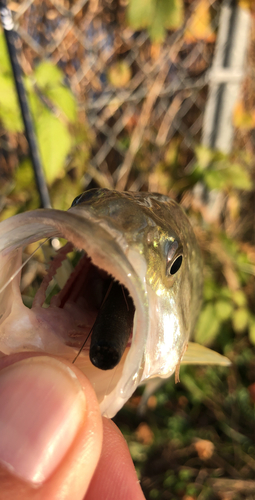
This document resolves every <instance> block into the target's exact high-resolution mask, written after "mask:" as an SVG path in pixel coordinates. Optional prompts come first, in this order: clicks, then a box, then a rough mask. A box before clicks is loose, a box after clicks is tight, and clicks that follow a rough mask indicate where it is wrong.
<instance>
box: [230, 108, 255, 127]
mask: <svg viewBox="0 0 255 500" xmlns="http://www.w3.org/2000/svg"><path fill="white" fill-rule="evenodd" d="M233 124H234V126H235V127H237V128H240V129H242V130H252V129H253V128H254V127H255V110H249V111H247V110H246V109H245V108H244V105H243V102H242V101H239V102H238V103H237V104H236V106H235V109H234V112H233Z"/></svg>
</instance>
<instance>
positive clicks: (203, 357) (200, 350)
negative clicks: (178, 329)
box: [181, 342, 231, 366]
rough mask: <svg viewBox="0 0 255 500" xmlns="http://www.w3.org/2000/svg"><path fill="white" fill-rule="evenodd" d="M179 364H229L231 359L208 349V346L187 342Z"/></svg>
mask: <svg viewBox="0 0 255 500" xmlns="http://www.w3.org/2000/svg"><path fill="white" fill-rule="evenodd" d="M181 364H182V365H183V364H184V365H221V366H229V365H231V361H230V360H229V359H228V358H226V356H222V355H221V354H219V353H218V352H215V351H212V350H211V349H208V347H204V346H203V345H200V344H196V343H195V342H189V343H188V348H187V350H186V352H185V354H184V356H183V358H182V361H181Z"/></svg>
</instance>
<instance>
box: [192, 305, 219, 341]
mask: <svg viewBox="0 0 255 500" xmlns="http://www.w3.org/2000/svg"><path fill="white" fill-rule="evenodd" d="M219 328H220V321H219V318H218V316H217V314H216V310H215V307H214V305H213V304H211V303H209V304H206V306H205V307H204V309H203V310H202V312H201V314H200V317H199V320H198V324H197V328H196V332H195V342H198V344H202V345H209V344H210V343H211V342H212V341H213V340H214V339H215V338H216V337H217V334H218V333H219Z"/></svg>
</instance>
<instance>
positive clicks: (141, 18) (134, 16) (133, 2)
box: [127, 0, 155, 30]
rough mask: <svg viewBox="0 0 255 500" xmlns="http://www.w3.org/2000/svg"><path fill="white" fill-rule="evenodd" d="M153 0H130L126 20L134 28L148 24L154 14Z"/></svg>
mask: <svg viewBox="0 0 255 500" xmlns="http://www.w3.org/2000/svg"><path fill="white" fill-rule="evenodd" d="M154 3H155V0H139V1H137V0H130V2H129V4H128V13H127V14H128V22H129V24H130V26H131V27H132V28H133V29H135V30H141V29H143V28H147V26H150V24H151V22H152V19H153V14H154V8H155V7H154Z"/></svg>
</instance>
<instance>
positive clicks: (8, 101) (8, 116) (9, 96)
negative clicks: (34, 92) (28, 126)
mask: <svg viewBox="0 0 255 500" xmlns="http://www.w3.org/2000/svg"><path fill="white" fill-rule="evenodd" d="M0 89H1V90H0V119H1V121H2V123H3V125H4V127H5V128H6V129H7V130H10V131H11V132H22V130H23V122H22V119H21V113H20V110H19V106H18V100H17V96H16V92H15V88H14V83H13V80H12V78H11V77H10V76H8V75H1V74H0Z"/></svg>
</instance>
